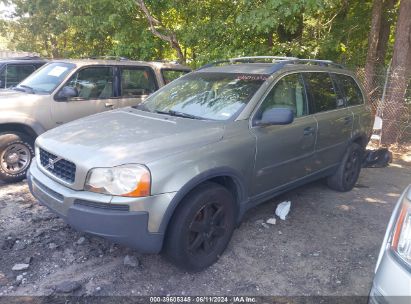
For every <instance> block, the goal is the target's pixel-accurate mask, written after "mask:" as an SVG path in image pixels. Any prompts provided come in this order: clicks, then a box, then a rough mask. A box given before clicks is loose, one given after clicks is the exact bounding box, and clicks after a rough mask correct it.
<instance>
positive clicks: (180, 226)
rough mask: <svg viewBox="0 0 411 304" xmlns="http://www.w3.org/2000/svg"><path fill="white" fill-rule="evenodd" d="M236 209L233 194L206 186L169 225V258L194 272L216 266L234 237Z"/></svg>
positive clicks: (189, 198)
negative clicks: (214, 264)
mask: <svg viewBox="0 0 411 304" xmlns="http://www.w3.org/2000/svg"><path fill="white" fill-rule="evenodd" d="M235 207H236V205H235V201H234V198H233V196H232V194H231V193H230V192H229V191H228V190H227V189H226V188H224V187H223V186H220V185H218V184H215V183H211V182H207V183H204V184H202V185H200V186H199V187H198V188H196V189H195V190H194V191H192V192H191V193H189V194H188V195H187V196H186V197H185V198H184V199H183V201H182V202H181V204H180V205H179V206H178V207H177V210H176V211H175V213H174V215H173V218H172V220H171V223H170V225H169V228H168V231H167V237H166V240H165V244H164V253H165V255H166V258H168V259H169V260H170V261H171V262H172V263H173V264H175V265H176V266H178V267H180V268H183V269H185V270H188V271H193V272H194V271H201V270H203V269H205V268H207V267H209V266H210V265H212V264H213V263H215V262H216V261H217V260H218V258H219V257H220V255H221V254H222V253H223V251H224V250H225V248H226V247H227V245H228V242H229V241H230V239H231V236H232V234H233V231H234V227H235V214H236V212H235Z"/></svg>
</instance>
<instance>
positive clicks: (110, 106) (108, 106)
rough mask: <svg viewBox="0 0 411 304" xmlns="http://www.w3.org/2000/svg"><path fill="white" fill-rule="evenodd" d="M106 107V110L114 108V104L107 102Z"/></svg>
mask: <svg viewBox="0 0 411 304" xmlns="http://www.w3.org/2000/svg"><path fill="white" fill-rule="evenodd" d="M104 106H105V107H106V108H113V107H114V104H112V103H109V102H106V103H105V105H104Z"/></svg>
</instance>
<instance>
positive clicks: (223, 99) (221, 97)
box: [141, 72, 268, 120]
mask: <svg viewBox="0 0 411 304" xmlns="http://www.w3.org/2000/svg"><path fill="white" fill-rule="evenodd" d="M267 77H268V75H257V74H235V73H201V72H197V73H192V74H188V75H186V76H184V77H181V78H179V79H176V80H175V81H173V82H172V83H170V84H169V85H167V86H165V87H163V88H162V89H161V90H159V91H157V92H156V93H155V94H153V95H152V96H150V97H149V98H148V99H147V100H146V101H145V102H144V103H143V104H142V107H141V108H142V109H145V110H148V111H151V112H160V113H171V112H173V111H174V112H179V114H180V115H181V114H187V115H191V116H195V117H197V118H204V119H214V120H228V119H230V118H231V117H233V116H235V115H236V114H237V113H239V112H240V111H241V110H242V109H243V108H244V106H245V105H246V104H247V103H248V102H249V101H250V99H251V97H253V95H254V94H255V92H256V91H257V90H258V88H259V87H260V86H261V85H262V84H263V83H264V81H265V80H266V79H267ZM170 111H171V112H170Z"/></svg>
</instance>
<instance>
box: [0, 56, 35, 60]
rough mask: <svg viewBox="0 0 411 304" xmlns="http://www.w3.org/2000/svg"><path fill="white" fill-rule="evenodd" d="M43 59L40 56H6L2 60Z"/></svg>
mask: <svg viewBox="0 0 411 304" xmlns="http://www.w3.org/2000/svg"><path fill="white" fill-rule="evenodd" d="M40 59H43V58H41V57H40V56H17V57H6V58H2V60H40Z"/></svg>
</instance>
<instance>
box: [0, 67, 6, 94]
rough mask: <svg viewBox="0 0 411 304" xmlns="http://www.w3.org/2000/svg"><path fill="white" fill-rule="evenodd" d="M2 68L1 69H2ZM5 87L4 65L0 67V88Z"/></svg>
mask: <svg viewBox="0 0 411 304" xmlns="http://www.w3.org/2000/svg"><path fill="white" fill-rule="evenodd" d="M2 68H3V69H2ZM5 87H6V67H5V66H4V67H0V89H4V88H5Z"/></svg>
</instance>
